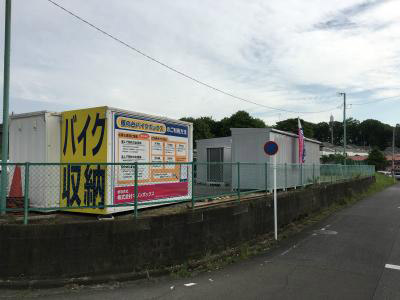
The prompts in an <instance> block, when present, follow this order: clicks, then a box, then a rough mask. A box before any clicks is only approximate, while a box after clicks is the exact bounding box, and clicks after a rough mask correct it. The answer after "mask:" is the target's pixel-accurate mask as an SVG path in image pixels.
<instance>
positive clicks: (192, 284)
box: [185, 282, 197, 286]
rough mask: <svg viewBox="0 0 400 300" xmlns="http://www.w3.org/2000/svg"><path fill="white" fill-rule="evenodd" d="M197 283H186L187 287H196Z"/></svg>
mask: <svg viewBox="0 0 400 300" xmlns="http://www.w3.org/2000/svg"><path fill="white" fill-rule="evenodd" d="M196 284H197V283H194V282H190V283H185V286H194V285H196Z"/></svg>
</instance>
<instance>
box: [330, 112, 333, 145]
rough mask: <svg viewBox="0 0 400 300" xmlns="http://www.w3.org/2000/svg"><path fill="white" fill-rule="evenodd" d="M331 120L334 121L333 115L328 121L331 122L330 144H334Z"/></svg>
mask: <svg viewBox="0 0 400 300" xmlns="http://www.w3.org/2000/svg"><path fill="white" fill-rule="evenodd" d="M333 122H334V119H333V115H331V117H330V123H331V144H332V145H334V143H333Z"/></svg>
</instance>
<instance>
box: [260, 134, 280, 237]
mask: <svg viewBox="0 0 400 300" xmlns="http://www.w3.org/2000/svg"><path fill="white" fill-rule="evenodd" d="M278 150H279V146H278V144H277V143H275V142H274V141H268V142H266V143H265V144H264V152H265V154H267V155H269V156H273V168H274V174H273V177H274V179H273V180H274V187H273V188H274V229H275V240H278V202H277V199H276V198H277V195H276V154H277V153H278Z"/></svg>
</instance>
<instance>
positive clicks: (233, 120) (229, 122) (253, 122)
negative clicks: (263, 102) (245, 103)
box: [218, 110, 267, 137]
mask: <svg viewBox="0 0 400 300" xmlns="http://www.w3.org/2000/svg"><path fill="white" fill-rule="evenodd" d="M220 123H221V126H220V128H219V130H220V131H219V132H218V136H220V137H224V136H230V135H231V128H265V127H267V125H265V123H264V121H263V120H261V119H258V118H253V117H252V116H250V114H249V113H248V112H246V111H243V110H239V111H238V112H236V113H234V114H233V115H231V116H230V117H229V118H223V119H222V120H221V121H220Z"/></svg>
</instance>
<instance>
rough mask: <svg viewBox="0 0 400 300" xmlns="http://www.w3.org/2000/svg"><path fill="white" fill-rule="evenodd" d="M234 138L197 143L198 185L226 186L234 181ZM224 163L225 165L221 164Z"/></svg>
mask: <svg viewBox="0 0 400 300" xmlns="http://www.w3.org/2000/svg"><path fill="white" fill-rule="evenodd" d="M231 148H232V137H230V136H229V137H222V138H214V139H204V140H199V141H197V163H196V175H197V177H196V178H197V182H198V183H207V182H208V183H213V184H219V185H220V184H224V183H228V182H231V180H232V170H231V162H232V154H231ZM221 162H224V163H225V164H221Z"/></svg>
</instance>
